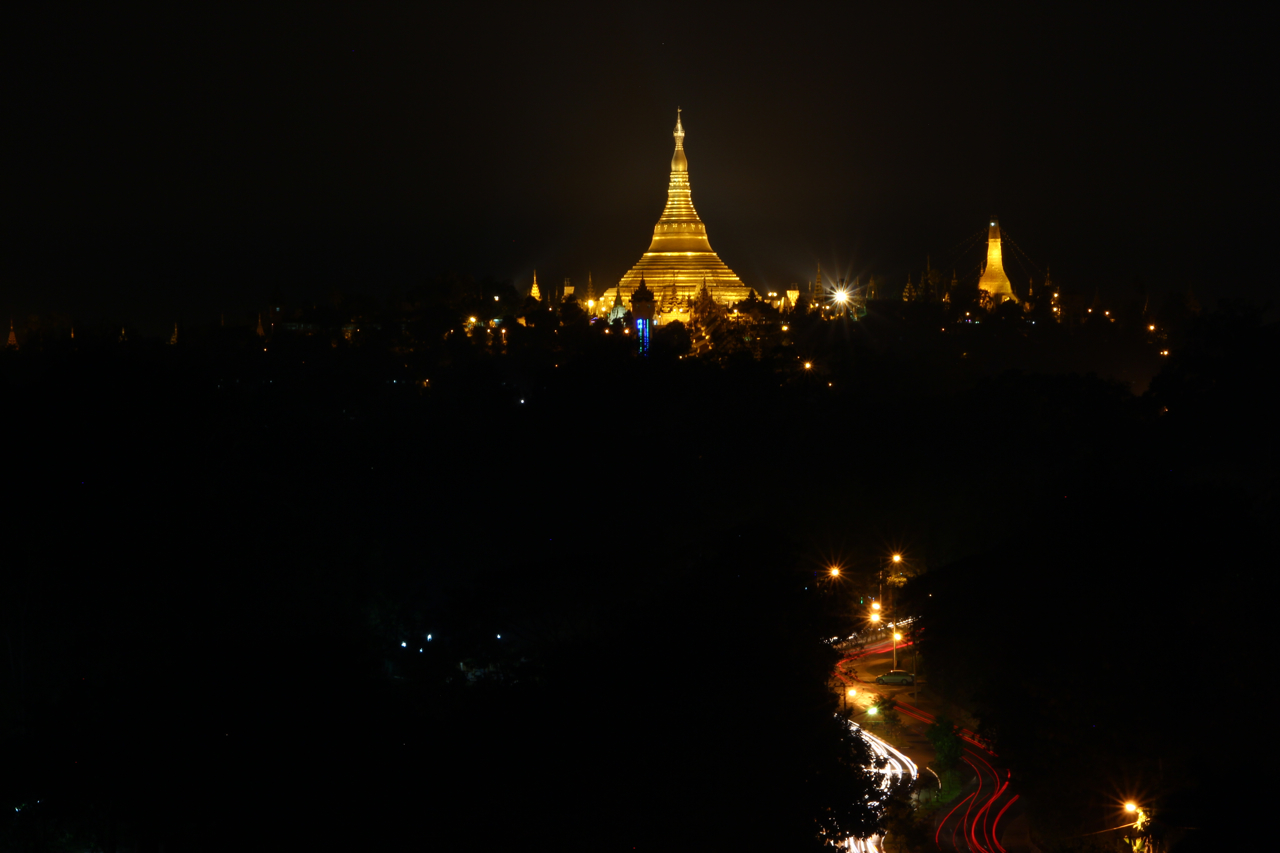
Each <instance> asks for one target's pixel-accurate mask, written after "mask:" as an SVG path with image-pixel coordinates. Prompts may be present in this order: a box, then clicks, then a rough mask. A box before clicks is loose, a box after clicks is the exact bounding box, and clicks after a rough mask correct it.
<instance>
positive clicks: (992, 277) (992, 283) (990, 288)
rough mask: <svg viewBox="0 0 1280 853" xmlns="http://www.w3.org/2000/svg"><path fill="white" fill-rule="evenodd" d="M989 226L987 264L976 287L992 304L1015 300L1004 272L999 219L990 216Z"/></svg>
mask: <svg viewBox="0 0 1280 853" xmlns="http://www.w3.org/2000/svg"><path fill="white" fill-rule="evenodd" d="M990 221H991V226H990V228H989V229H988V230H987V266H986V268H985V269H983V271H982V278H980V279H978V289H979V290H981V291H982V295H983V297H984V298H985V299H988V300H990V301H991V303H992V304H993V305H999V304H1000V303H1001V302H1008V301H1009V300H1013V301H1015V302H1016V301H1017V297H1016V296H1014V295H1013V285H1011V284H1010V283H1009V276H1007V275H1005V274H1004V254H1003V252H1002V251H1001V250H1000V220H998V219H996V218H995V217H994V216H993V217H991V220H990Z"/></svg>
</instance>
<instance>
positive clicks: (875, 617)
mask: <svg viewBox="0 0 1280 853" xmlns="http://www.w3.org/2000/svg"><path fill="white" fill-rule="evenodd" d="M871 621H872V622H879V621H880V614H879V613H872V614H871Z"/></svg>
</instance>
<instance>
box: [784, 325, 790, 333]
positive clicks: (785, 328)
mask: <svg viewBox="0 0 1280 853" xmlns="http://www.w3.org/2000/svg"><path fill="white" fill-rule="evenodd" d="M788 328H790V327H789V326H783V327H782V331H784V332H785V331H786V330H787V329H788Z"/></svg>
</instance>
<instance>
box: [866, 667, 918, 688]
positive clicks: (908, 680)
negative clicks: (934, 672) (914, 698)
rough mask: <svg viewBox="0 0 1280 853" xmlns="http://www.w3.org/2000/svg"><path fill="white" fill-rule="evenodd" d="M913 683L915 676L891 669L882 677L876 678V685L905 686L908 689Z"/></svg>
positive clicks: (904, 671) (901, 670) (903, 670)
mask: <svg viewBox="0 0 1280 853" xmlns="http://www.w3.org/2000/svg"><path fill="white" fill-rule="evenodd" d="M915 683H916V677H915V674H914V673H910V672H907V671H906V670H905V669H891V670H889V671H888V672H886V673H885V674H884V675H881V676H877V677H876V684H905V685H907V686H908V687H910V686H911V685H913V684H915Z"/></svg>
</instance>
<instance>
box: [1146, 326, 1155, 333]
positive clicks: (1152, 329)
mask: <svg viewBox="0 0 1280 853" xmlns="http://www.w3.org/2000/svg"><path fill="white" fill-rule="evenodd" d="M1155 330H1156V327H1155V326H1154V325H1151V326H1147V331H1148V332H1154V331H1155Z"/></svg>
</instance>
